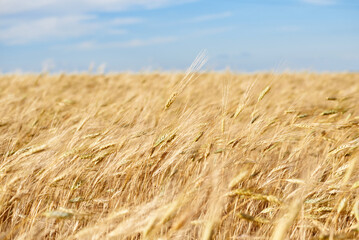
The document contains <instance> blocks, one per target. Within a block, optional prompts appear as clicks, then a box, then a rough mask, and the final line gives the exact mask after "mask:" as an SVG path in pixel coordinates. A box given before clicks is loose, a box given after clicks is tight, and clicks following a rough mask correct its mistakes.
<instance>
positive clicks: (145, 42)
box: [69, 36, 178, 50]
mask: <svg viewBox="0 0 359 240" xmlns="http://www.w3.org/2000/svg"><path fill="white" fill-rule="evenodd" d="M177 40H178V38H177V37H174V36H165V37H153V38H148V39H131V40H128V41H115V42H101V43H99V42H94V41H84V42H80V43H78V44H75V45H73V46H69V47H70V48H75V49H83V50H88V49H103V48H129V47H130V48H136V47H143V46H150V45H157V44H165V43H171V42H175V41H177Z"/></svg>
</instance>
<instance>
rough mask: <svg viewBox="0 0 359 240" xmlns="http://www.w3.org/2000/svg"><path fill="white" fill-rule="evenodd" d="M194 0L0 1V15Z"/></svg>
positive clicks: (112, 8)
mask: <svg viewBox="0 0 359 240" xmlns="http://www.w3.org/2000/svg"><path fill="white" fill-rule="evenodd" d="M191 1H194V0H177V1H176V0H76V1H74V0H32V1H30V0H0V6H1V8H0V15H7V14H16V13H22V12H29V11H37V12H39V11H40V12H43V13H46V12H53V13H60V14H61V13H62V14H63V13H67V14H68V13H72V14H74V13H83V12H91V11H123V10H126V9H130V8H134V7H140V8H146V9H153V8H159V7H164V6H168V5H173V4H181V3H185V2H191Z"/></svg>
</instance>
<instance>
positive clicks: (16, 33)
mask: <svg viewBox="0 0 359 240" xmlns="http://www.w3.org/2000/svg"><path fill="white" fill-rule="evenodd" d="M94 18H95V17H94V16H90V15H79V16H65V17H45V18H41V19H36V20H27V21H15V22H14V23H13V24H10V25H9V26H6V27H4V26H2V27H1V28H0V41H1V42H4V43H7V44H22V43H27V42H32V41H39V40H41V39H48V38H68V37H76V36H81V35H83V34H86V33H89V32H90V31H92V30H94V29H95V28H96V27H97V24H96V23H91V22H89V20H91V19H94Z"/></svg>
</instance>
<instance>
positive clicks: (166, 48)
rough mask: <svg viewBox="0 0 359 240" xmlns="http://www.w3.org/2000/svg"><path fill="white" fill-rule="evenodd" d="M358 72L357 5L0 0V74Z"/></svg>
mask: <svg viewBox="0 0 359 240" xmlns="http://www.w3.org/2000/svg"><path fill="white" fill-rule="evenodd" d="M202 49H207V51H208V55H209V60H208V63H207V65H206V69H207V70H223V69H227V68H229V69H231V70H233V71H245V72H252V71H265V70H268V71H271V70H274V71H283V70H292V71H302V70H309V71H359V1H358V0H341V1H340V0H286V1H284V0H262V1H259V0H223V1H218V0H217V1H214V0H103V1H100V0H77V1H75V0H33V1H28V0H0V71H2V72H13V71H19V70H22V71H25V72H28V71H30V72H39V71H42V70H48V71H51V72H58V71H68V72H72V71H85V70H88V69H89V67H90V66H91V67H90V68H92V69H94V71H96V69H104V68H105V69H106V71H117V72H118V71H151V70H168V71H172V70H185V69H186V68H187V67H188V66H189V65H190V64H191V62H192V61H193V60H194V58H195V56H196V55H197V54H198V53H199V52H200V51H201V50H202Z"/></svg>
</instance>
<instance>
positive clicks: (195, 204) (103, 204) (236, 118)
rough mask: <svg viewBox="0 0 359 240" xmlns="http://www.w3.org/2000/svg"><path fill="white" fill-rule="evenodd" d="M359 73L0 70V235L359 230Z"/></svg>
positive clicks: (222, 235) (314, 234) (296, 235)
mask: <svg viewBox="0 0 359 240" xmlns="http://www.w3.org/2000/svg"><path fill="white" fill-rule="evenodd" d="M358 103H359V74H354V73H342V74H314V73H283V74H271V73H258V74H233V73H229V72H225V73H201V74H194V75H193V76H192V78H189V77H188V76H187V77H186V76H185V74H182V73H151V74H130V73H128V74H127V73H123V74H106V75H91V74H74V75H71V74H58V75H49V74H40V75H2V76H0V239H358V238H359V234H358V231H359V195H358V193H359V152H358V147H359V104H358Z"/></svg>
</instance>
